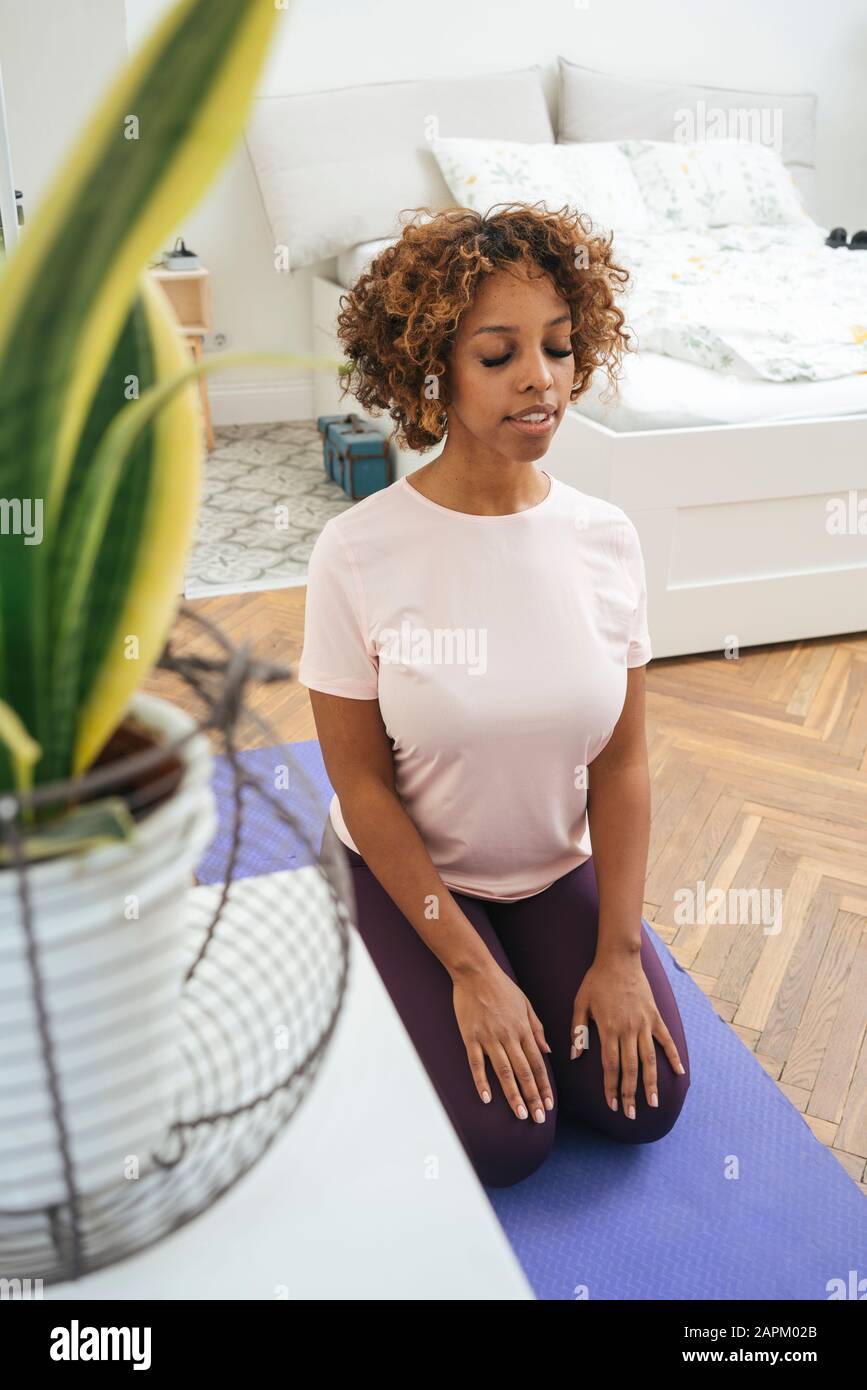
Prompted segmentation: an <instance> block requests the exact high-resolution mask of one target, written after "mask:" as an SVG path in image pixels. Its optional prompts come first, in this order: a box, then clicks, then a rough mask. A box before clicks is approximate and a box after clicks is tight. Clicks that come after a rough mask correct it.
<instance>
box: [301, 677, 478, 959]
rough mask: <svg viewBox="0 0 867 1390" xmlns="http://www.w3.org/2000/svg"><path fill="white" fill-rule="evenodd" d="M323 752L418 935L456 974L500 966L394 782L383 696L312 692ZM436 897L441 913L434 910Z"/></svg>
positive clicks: (370, 860)
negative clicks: (438, 865)
mask: <svg viewBox="0 0 867 1390" xmlns="http://www.w3.org/2000/svg"><path fill="white" fill-rule="evenodd" d="M309 694H310V703H311V706H312V709H313V718H314V720H315V723H316V732H317V735H318V737H319V743H320V746H321V749H322V758H323V761H324V763H325V769H326V771H327V773H328V776H329V779H330V781H331V785H332V786H333V787H334V790H335V791H336V793H337V796H338V799H339V801H340V809H341V812H342V813H343V818H344V820H345V821H346V825H347V827H348V829H349V833H350V835H351V836H352V838H353V840H354V842H355V844H356V845H357V846H358V851H359V853H360V854H361V856H362V858H363V859H364V861H365V863H366V864H367V865H368V867H369V868H370V869H371V871H372V872H373V874H374V877H375V878H376V879H378V881H379V882H380V883H381V884H382V886H383V888H384V889H385V891H386V892H387V893H388V895H389V897H390V898H392V899H393V901H394V902H395V903H396V904H397V906H398V907H399V908H400V910H401V912H402V913H403V915H404V916H405V917H406V919H407V921H409V922H410V923H411V924H412V926H413V927H414V928H415V930H416V931H417V932H418V934H419V936H420V937H421V938H422V940H423V941H424V942H425V944H426V945H427V946H429V947H430V949H431V951H433V953H434V955H435V956H436V957H437V959H438V960H439V961H440V963H441V964H442V965H443V966H444V968H445V969H446V970H447V971H448V973H449V975H450V976H451V978H452V980H455V981H456V980H457V979H458V978H459V977H463V976H466V975H469V974H472V973H474V972H476V971H480V970H481V971H484V970H485V969H486V968H490V967H492V966H495V965H496V962H495V961H494V958H493V956H492V955H491V953H490V951H489V950H488V949H487V947H486V946H485V944H484V942H483V941H482V939H481V938H480V936H479V934H478V932H477V931H476V929H475V927H474V926H473V924H472V923H471V922H470V921H469V920H468V919H467V917H466V916H465V915H464V913H463V912H462V911H461V909H460V907H459V906H458V904H457V903H456V902H455V900H454V898H453V897H452V895H451V893H450V892H449V890H448V888H447V887H446V886H445V884H444V883H443V881H442V879H441V878H440V876H439V874H438V873H437V871H436V868H435V867H434V864H433V861H432V860H431V857H430V855H429V854H428V852H427V849H426V848H425V844H424V841H423V840H422V838H421V836H420V835H419V833H418V830H417V829H416V827H415V825H414V824H413V822H412V821H411V820H410V817H409V816H408V814H407V812H406V810H405V809H404V806H403V803H402V802H401V801H400V798H399V797H398V796H397V794H396V792H395V789H394V763H393V761H392V754H391V743H390V740H389V738H388V734H387V733H386V731H385V725H384V724H383V721H382V714H381V711H380V708H379V701H378V700H353V699H347V698H345V697H343V696H341V695H328V694H326V693H325V692H324V691H320V690H313V689H311V690H310V691H309ZM431 904H433V908H434V910H435V911H437V912H438V916H431V915H430V913H431Z"/></svg>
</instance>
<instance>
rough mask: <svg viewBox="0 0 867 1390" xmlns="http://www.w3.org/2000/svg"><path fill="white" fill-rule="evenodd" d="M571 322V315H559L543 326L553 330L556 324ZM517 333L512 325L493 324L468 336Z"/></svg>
mask: <svg viewBox="0 0 867 1390" xmlns="http://www.w3.org/2000/svg"><path fill="white" fill-rule="evenodd" d="M571 322H572V315H571V314H561V315H560V316H559V318H556V319H549V320H548V322H547V323H546V324H545V327H546V328H554V327H555V325H556V324H558V323H571ZM518 332H520V329H518V328H516V327H515V325H514V324H513V323H493V324H489V325H488V327H487V328H477V329H476V331H475V333H471V334H470V337H471V338H476V337H478V335H479V334H480V333H518Z"/></svg>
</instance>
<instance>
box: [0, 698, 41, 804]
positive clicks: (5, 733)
mask: <svg viewBox="0 0 867 1390" xmlns="http://www.w3.org/2000/svg"><path fill="white" fill-rule="evenodd" d="M0 743H2V744H3V746H4V748H5V749H6V754H7V757H8V758H9V761H10V763H11V765H12V769H13V773H14V782H15V790H16V791H19V792H26V791H29V790H30V788H31V786H32V785H33V765H34V763H35V762H36V760H37V759H38V758H39V757H40V755H41V753H42V749H41V748H40V747H39V744H38V743H37V742H36V741H35V739H32V738H31V737H30V735H29V733H28V732H27V730H26V729H25V727H24V725H23V723H22V722H21V720H20V719H19V717H18V715H17V714H16V713H15V711H14V709H11V708H10V707H9V705H7V704H6V703H5V701H3V700H0Z"/></svg>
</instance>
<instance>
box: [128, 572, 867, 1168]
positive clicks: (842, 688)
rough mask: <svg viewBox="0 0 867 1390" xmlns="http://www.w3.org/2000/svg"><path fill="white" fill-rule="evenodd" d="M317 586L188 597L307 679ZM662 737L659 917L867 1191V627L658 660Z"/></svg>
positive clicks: (651, 915) (293, 731)
mask: <svg viewBox="0 0 867 1390" xmlns="http://www.w3.org/2000/svg"><path fill="white" fill-rule="evenodd" d="M305 593H306V590H305V589H304V588H303V587H299V588H294V589H281V590H272V591H269V592H265V593H254V594H241V595H231V596H228V597H221V598H213V599H206V600H200V601H198V602H194V603H193V604H192V605H191V607H193V608H196V609H199V610H200V611H201V612H203V613H204V614H205V615H206V616H208V617H210V618H212V619H214V620H215V621H217V622H218V623H219V624H220V625H221V626H222V627H223V629H224V630H225V631H226V632H227V634H228V635H229V636H230V637H231V638H232V639H233V640H236V641H239V642H240V641H244V640H247V641H250V642H251V643H252V644H253V647H254V650H255V652H256V654H257V655H258V656H260V657H261V658H263V659H265V660H271V661H277V662H280V663H281V664H284V665H286V664H288V665H289V666H290V667H291V668H292V670H293V673H294V672H296V671H297V662H298V658H299V655H300V651H301V643H302V637H303V627H304V596H305ZM146 688H147V689H150V690H154V691H156V692H161V693H165V694H167V695H170V696H171V697H172V698H178V691H177V687H176V685H175V684H174V683H172V682H171V680H170V678H168V677H166V676H165V675H164V674H163V673H161V672H160V673H157V674H155V675H154V676H153V677H152V678H151V680H150V681H149V682H148V684H147V687H146ZM256 705H257V708H258V709H259V711H260V712H261V713H262V714H263V716H264V717H265V718H267V720H268V721H269V723H270V725H271V727H272V729H273V736H272V737H271V738H270V739H269V738H264V737H263V738H260V739H259V740H257V741H258V742H260V743H261V742H266V743H267V742H277V741H280V740H291V741H295V740H302V739H311V738H315V737H316V729H315V725H314V723H313V717H312V713H311V709H310V702H309V699H308V696H307V691H306V690H305V689H304V688H303V687H302V686H300V685H298V684H297V683H296V682H295V681H293V682H291V683H289V684H288V685H285V684H284V685H275V686H271V687H261V688H260V689H259V691H258V692H257V695H256ZM647 735H648V748H649V758H650V770H651V778H652V800H653V817H652V828H651V844H650V854H649V858H648V875H647V886H646V902H645V905H644V914H645V916H646V917H647V919H648V920H649V921H651V922H652V923H653V925H654V929H655V930H656V931H657V932H658V933H659V935H660V936H661V937H662V938H663V939H664V940H665V941H666V942H667V943H668V945H669V946H670V948H671V950H672V952H673V953H674V955H675V956H676V958H677V959H678V961H679V962H680V963H681V965H683V966H684V967H685V968H686V969H687V970H688V971H689V973H690V975H691V976H692V978H693V980H695V982H696V984H698V985H699V986H700V988H701V989H702V990H703V991H704V992H705V994H706V995H707V996H708V998H709V999H710V1000H711V1002H712V1004H713V1006H714V1008H715V1009H716V1011H717V1013H718V1014H719V1015H720V1016H721V1017H722V1018H723V1019H724V1020H725V1021H726V1022H727V1023H728V1024H729V1025H730V1026H731V1027H732V1028H734V1030H735V1032H736V1033H737V1034H738V1036H739V1037H740V1038H741V1039H742V1041H743V1042H744V1043H745V1044H746V1046H747V1047H749V1048H751V1049H752V1050H753V1051H754V1052H755V1054H756V1057H757V1058H758V1060H759V1061H760V1062H761V1064H762V1066H763V1067H764V1068H765V1070H766V1071H767V1072H768V1073H769V1075H770V1076H771V1077H773V1079H774V1081H775V1082H776V1083H777V1085H778V1086H779V1087H780V1088H781V1090H782V1091H784V1093H785V1094H786V1096H787V1097H788V1098H789V1100H790V1101H791V1102H792V1104H793V1105H794V1106H796V1107H797V1109H798V1110H799V1111H800V1112H801V1114H802V1115H803V1118H804V1120H805V1122H806V1123H807V1124H808V1125H809V1126H810V1128H811V1129H812V1130H813V1132H814V1134H815V1135H816V1136H817V1137H818V1138H819V1139H820V1140H821V1141H822V1142H823V1143H824V1144H826V1145H827V1147H828V1148H829V1149H830V1150H831V1152H832V1153H833V1154H834V1155H835V1157H836V1158H837V1159H838V1160H839V1161H840V1163H841V1164H842V1165H843V1167H844V1168H845V1169H846V1171H847V1172H848V1173H849V1174H850V1176H851V1177H852V1179H853V1180H854V1181H855V1182H856V1183H858V1184H860V1186H861V1190H862V1191H864V1192H865V1193H867V1040H865V1015H867V634H853V635H851V636H843V637H833V638H820V639H816V640H813V641H809V642H796V643H782V644H777V645H774V646H766V647H752V648H748V649H746V650H744V651H743V652H742V653H741V655H740V657H739V659H738V660H726V659H725V658H724V657H722V656H721V655H717V654H713V655H708V656H688V657H677V658H673V659H669V660H662V661H653V662H651V663H650V665H649V666H648V668H647ZM251 742H252V740H249V741H248V743H251ZM751 889H759V890H762V889H764V890H765V897H764V903H762V901H761V900H758V901H756V903H755V910H754V911H753V910H750V909H749V908H747V907H746V906H745V903H746V902H748V899H747V898H744V896H743V893H744V892H746V893H747V894H748V893H749V890H751ZM712 890H722V893H721V894H719V893H718V894H717V899H718V901H719V900H720V899H721V905H720V906H717V907H715V908H714V907H713V906H712V903H713V899H712V897H711V894H712ZM702 893H703V894H704V897H703V898H702ZM756 897H758V895H756ZM777 904H779V909H780V910H779V913H778V914H777V915H775V910H774V909H775V907H776V905H777ZM690 905H692V909H693V910H690ZM763 906H764V910H762V908H763Z"/></svg>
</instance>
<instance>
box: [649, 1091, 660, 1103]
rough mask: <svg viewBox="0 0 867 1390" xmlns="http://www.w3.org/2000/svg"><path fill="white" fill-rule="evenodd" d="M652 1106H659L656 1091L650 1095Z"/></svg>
mask: <svg viewBox="0 0 867 1390" xmlns="http://www.w3.org/2000/svg"><path fill="white" fill-rule="evenodd" d="M650 1104H651V1105H657V1106H658V1105H659V1097H658V1096H657V1094H656V1092H655V1091H651V1093H650Z"/></svg>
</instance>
